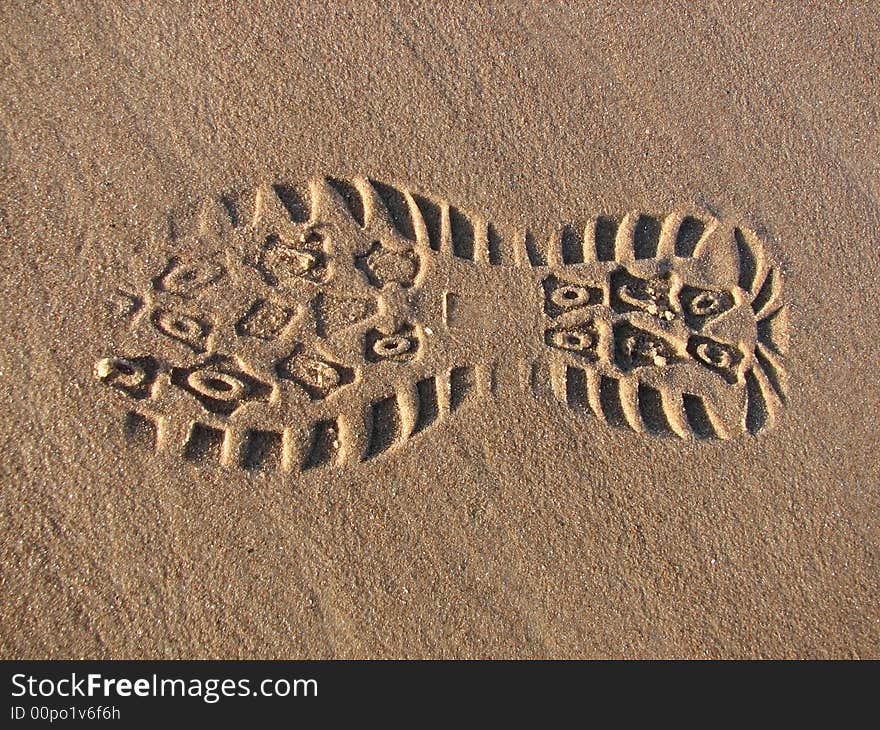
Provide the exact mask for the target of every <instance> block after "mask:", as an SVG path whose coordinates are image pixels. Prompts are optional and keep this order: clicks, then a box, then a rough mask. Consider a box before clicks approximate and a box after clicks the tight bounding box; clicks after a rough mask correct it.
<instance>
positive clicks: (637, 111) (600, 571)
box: [0, 2, 880, 658]
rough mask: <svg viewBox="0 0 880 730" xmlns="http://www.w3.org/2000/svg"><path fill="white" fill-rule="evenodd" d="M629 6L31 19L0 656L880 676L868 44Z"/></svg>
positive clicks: (12, 23) (7, 419)
mask: <svg viewBox="0 0 880 730" xmlns="http://www.w3.org/2000/svg"><path fill="white" fill-rule="evenodd" d="M598 5H602V4H601V3H600V4H597V3H571V4H561V3H541V4H539V3H535V4H530V3H517V4H510V3H497V4H489V3H481V4H477V3H473V4H457V3H456V4H453V3H424V4H420V5H417V6H415V7H413V6H410V5H408V4H407V5H402V4H397V3H394V2H390V3H388V2H385V3H378V4H373V3H307V4H306V3H303V4H302V6H301V7H297V6H296V4H290V3H283V4H277V5H276V4H266V5H261V4H259V3H226V4H220V3H217V4H208V5H205V6H196V7H192V8H184V7H183V6H181V5H180V4H177V3H164V4H157V3H147V4H146V5H145V6H144V7H142V8H136V7H129V6H128V5H125V4H119V3H86V2H74V3H69V2H68V3H58V4H42V5H40V6H35V5H33V4H31V3H6V4H4V5H3V8H2V10H0V65H2V76H0V121H2V127H0V135H2V137H0V240H2V266H0V286H2V297H3V310H2V311H3V317H2V324H3V327H2V328H0V405H2V420H0V424H2V426H0V438H2V457H3V458H2V461H0V464H2V466H0V474H2V493H0V512H2V524H0V570H2V574H0V656H2V658H45V657H52V658H76V657H87V658H123V657H124V658H206V657H210V658H238V657H248V658H258V657H259V658H379V657H382V658H385V657H413V658H416V657H424V658H447V657H452V658H483V657H490V658H502V657H519V658H539V657H557V658H558V657H591V658H592V657H626V658H638V657H697V658H738V657H807V658H813V657H836V658H846V657H854V658H878V657H880V612H878V600H877V598H878V584H880V575H878V568H877V557H878V554H877V553H878V551H877V526H878V511H877V505H878V498H880V494H878V492H880V489H878V487H880V468H878V463H880V460H878V450H880V426H878V421H877V410H878V406H880V370H878V368H880V353H878V347H877V332H878V328H880V321H878V314H877V312H878V307H877V305H876V303H875V301H874V299H875V298H876V297H875V292H876V291H877V290H878V287H880V276H878V275H880V235H878V231H880V202H878V201H880V129H878V117H880V93H878V89H880V87H878V85H877V77H878V74H880V53H878V47H880V16H878V15H877V13H876V12H875V10H873V9H871V8H870V7H869V4H860V3H853V4H851V5H849V6H848V7H847V6H846V5H844V6H838V5H833V6H832V5H830V4H827V3H818V2H817V3H814V4H812V5H811V6H810V7H808V8H807V7H805V6H804V4H803V3H793V2H792V3H773V2H771V3H767V2H760V3H758V2H755V3H751V2H739V3H723V4H722V3H714V2H712V3H708V4H706V5H705V6H704V7H702V8H696V7H694V8H690V7H688V8H681V7H679V8H677V9H672V8H671V7H664V6H661V5H660V4H656V3H655V4H651V7H650V9H649V8H648V6H647V4H645V3H605V4H604V6H603V7H598Z"/></svg>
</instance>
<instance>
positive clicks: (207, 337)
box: [95, 178, 788, 472]
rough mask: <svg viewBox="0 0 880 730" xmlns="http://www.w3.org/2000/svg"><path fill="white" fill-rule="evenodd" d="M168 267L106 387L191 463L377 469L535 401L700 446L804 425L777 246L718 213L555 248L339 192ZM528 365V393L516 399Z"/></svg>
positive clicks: (580, 233) (118, 307)
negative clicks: (477, 404) (790, 368)
mask: <svg viewBox="0 0 880 730" xmlns="http://www.w3.org/2000/svg"><path fill="white" fill-rule="evenodd" d="M151 266H152V268H151V269H149V270H148V271H145V274H144V276H143V277H142V281H143V282H144V285H143V287H141V288H135V290H131V288H130V287H124V288H120V289H119V290H118V292H117V295H116V296H115V298H114V301H113V302H112V303H111V308H112V311H113V312H115V314H116V316H118V317H119V319H120V320H121V321H123V322H125V323H126V330H125V333H124V335H123V336H122V337H121V338H120V340H121V346H120V349H119V353H121V354H118V355H113V356H110V357H105V358H103V359H100V360H99V361H98V362H97V364H96V368H95V374H96V376H97V377H98V378H99V379H100V380H101V381H102V382H104V383H106V384H108V385H110V386H112V387H113V388H115V389H116V390H118V391H119V392H120V394H121V396H122V397H124V398H125V399H126V400H127V402H128V407H127V408H126V410H125V413H126V416H125V423H124V428H125V433H126V434H128V435H129V437H130V438H131V440H132V442H133V443H135V444H136V445H139V446H141V447H142V448H147V449H149V450H152V451H153V452H155V453H156V454H171V455H173V456H174V457H175V458H176V457H179V458H182V459H186V460H188V461H193V462H200V463H202V462H203V463H217V464H222V465H225V466H235V467H240V468H243V469H247V470H252V471H276V470H279V471H285V472H291V471H294V472H301V471H306V470H308V469H312V468H317V467H324V466H329V465H337V466H338V465H345V464H352V463H360V462H365V461H369V460H371V459H374V458H377V457H379V456H381V455H382V454H384V453H386V452H388V451H390V450H393V449H395V448H397V447H399V446H401V445H403V444H405V443H407V442H408V441H410V440H411V439H413V438H417V437H418V436H419V435H420V434H421V433H422V432H424V431H426V430H428V429H430V428H433V427H435V426H437V425H438V424H439V423H441V422H442V421H444V420H445V419H446V418H448V417H449V416H450V415H451V414H453V413H454V412H456V411H457V410H459V409H460V408H461V407H462V406H463V405H464V404H465V403H466V402H467V401H468V400H470V399H472V398H473V397H475V396H481V395H485V394H489V395H491V394H493V393H497V392H499V389H509V388H511V387H516V388H522V389H524V390H525V391H527V392H531V393H533V394H535V395H536V396H538V397H540V398H545V397H546V398H547V399H549V400H550V401H552V402H556V403H560V404H562V405H564V406H565V407H567V408H568V409H569V410H570V411H571V412H572V413H573V414H576V415H578V416H579V417H584V418H590V419H594V420H595V421H597V422H598V423H602V424H606V425H608V426H612V427H618V428H626V429H630V430H633V431H636V432H638V433H645V434H657V435H673V436H678V437H681V438H697V439H725V438H729V437H732V436H734V435H736V434H737V433H746V434H757V433H758V432H760V431H762V430H764V429H766V428H768V427H769V426H771V425H773V423H774V422H775V420H776V418H777V417H778V413H779V411H780V408H781V406H783V405H784V404H785V402H786V389H787V376H786V370H785V363H784V357H785V351H786V348H787V345H788V343H787V311H786V308H785V306H784V304H783V301H782V277H781V275H780V272H779V270H778V268H777V267H776V266H775V264H774V263H773V262H772V261H771V260H770V258H769V256H768V254H767V250H766V245H765V242H764V241H763V240H762V238H761V237H760V236H759V235H758V234H757V233H755V232H754V231H752V230H750V229H749V228H746V227H743V226H738V225H734V224H731V223H728V222H725V221H722V220H720V219H718V218H716V217H714V216H710V215H706V214H703V213H702V212H699V211H693V210H680V211H674V212H672V213H670V214H667V215H663V216H657V215H652V214H648V213H645V212H643V211H635V212H631V213H628V214H626V215H623V216H608V215H596V216H594V217H592V218H589V219H588V220H586V221H583V222H581V223H574V222H569V223H565V224H563V225H560V226H559V227H558V228H557V229H556V230H555V231H553V232H552V233H551V234H550V235H549V236H547V237H545V238H541V237H540V236H536V235H535V234H534V233H533V232H530V231H521V230H513V229H507V228H505V227H504V226H502V225H499V224H496V223H492V222H489V221H488V220H485V219H484V218H482V217H480V216H478V215H473V214H469V213H467V212H464V211H463V210H462V209H460V208H458V207H456V206H453V205H450V204H449V203H448V202H446V201H444V200H440V199H436V198H433V197H430V196H427V195H423V194H420V193H414V192H411V191H409V190H407V189H405V188H402V187H397V186H393V185H388V184H386V183H382V182H378V181H374V180H368V179H365V178H356V179H352V180H342V179H336V178H323V179H318V180H315V181H313V182H311V183H310V184H309V185H308V186H307V187H297V186H291V185H286V184H275V185H267V186H265V187H263V188H260V189H259V190H257V191H255V192H254V193H252V194H248V195H245V196H240V198H237V199H234V200H233V199H231V198H228V197H225V198H222V199H218V200H216V201H209V202H208V203H206V204H205V206H204V207H203V209H202V211H201V213H200V216H199V224H198V226H197V227H196V229H195V230H194V232H193V233H192V234H191V235H190V234H187V235H184V236H182V237H178V238H177V239H176V240H174V241H172V242H171V246H169V250H168V253H167V255H166V256H164V258H162V259H161V260H157V261H155V262H153V263H152V264H151ZM490 315H491V316H490ZM511 360H514V361H516V362H518V363H519V364H520V365H519V372H521V373H522V377H521V378H520V379H519V380H516V379H513V380H510V379H499V378H498V367H499V365H500V364H501V363H502V362H507V361H511ZM505 372H507V370H505Z"/></svg>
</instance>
